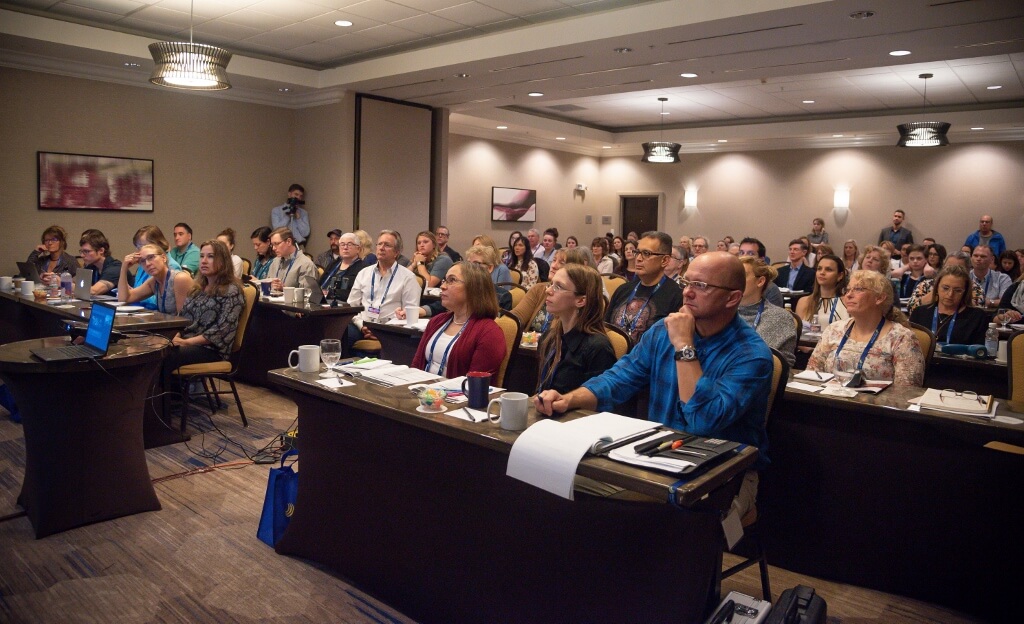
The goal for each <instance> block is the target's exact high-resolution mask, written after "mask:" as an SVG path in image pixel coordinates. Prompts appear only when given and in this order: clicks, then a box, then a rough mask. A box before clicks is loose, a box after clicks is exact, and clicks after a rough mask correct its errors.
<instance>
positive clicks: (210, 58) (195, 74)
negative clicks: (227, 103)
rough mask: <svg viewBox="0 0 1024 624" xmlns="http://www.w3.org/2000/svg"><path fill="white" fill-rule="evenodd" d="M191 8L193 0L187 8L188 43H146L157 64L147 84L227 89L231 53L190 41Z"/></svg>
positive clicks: (182, 87) (200, 89) (206, 89)
mask: <svg viewBox="0 0 1024 624" xmlns="http://www.w3.org/2000/svg"><path fill="white" fill-rule="evenodd" d="M194 8H195V0H193V1H192V2H191V3H190V8H189V17H188V43H186V42H184V41H160V42H158V43H151V44H149V53H150V54H152V55H153V62H154V63H156V67H155V68H153V75H152V76H150V77H149V81H150V82H152V83H153V84H155V85H159V86H161V87H171V88H174V89H188V90H191V91H221V90H224V89H230V88H231V83H230V82H228V75H227V71H226V70H227V67H228V63H229V62H230V61H231V53H230V52H228V51H227V50H225V49H223V48H218V47H216V46H211V45H205V44H202V43H194V42H193V41H192V19H193V10H194Z"/></svg>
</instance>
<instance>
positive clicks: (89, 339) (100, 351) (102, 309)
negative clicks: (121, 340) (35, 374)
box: [32, 301, 117, 362]
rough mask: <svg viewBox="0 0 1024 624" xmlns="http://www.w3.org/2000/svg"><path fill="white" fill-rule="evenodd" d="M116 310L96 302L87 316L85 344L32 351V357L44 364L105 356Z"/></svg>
mask: <svg viewBox="0 0 1024 624" xmlns="http://www.w3.org/2000/svg"><path fill="white" fill-rule="evenodd" d="M116 313H117V308H116V307H115V306H113V305H111V304H109V303H103V302H102V301H97V302H96V303H94V304H93V306H92V312H91V313H90V314H89V327H88V329H86V330H85V343H84V344H80V345H69V346H66V347H50V348H47V349H32V355H34V356H36V357H37V358H39V359H40V360H43V361H44V362H63V361H67V360H92V359H96V358H101V357H103V356H105V355H106V354H107V349H108V348H110V334H111V332H112V331H113V330H114V316H115V315H116Z"/></svg>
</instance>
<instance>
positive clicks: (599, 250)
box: [590, 236, 615, 275]
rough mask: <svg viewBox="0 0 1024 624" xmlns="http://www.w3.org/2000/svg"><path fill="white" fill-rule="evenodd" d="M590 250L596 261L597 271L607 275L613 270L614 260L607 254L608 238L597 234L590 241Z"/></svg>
mask: <svg viewBox="0 0 1024 624" xmlns="http://www.w3.org/2000/svg"><path fill="white" fill-rule="evenodd" d="M590 252H591V253H592V254H593V255H594V262H596V263H597V272H598V273H601V274H603V275H607V274H609V273H612V272H614V271H615V261H614V260H612V259H611V257H610V256H609V255H608V239H607V238H605V237H603V236H598V237H597V238H595V239H594V240H593V241H592V242H591V243H590Z"/></svg>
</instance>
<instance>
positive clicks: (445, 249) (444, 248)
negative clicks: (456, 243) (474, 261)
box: [434, 225, 462, 262]
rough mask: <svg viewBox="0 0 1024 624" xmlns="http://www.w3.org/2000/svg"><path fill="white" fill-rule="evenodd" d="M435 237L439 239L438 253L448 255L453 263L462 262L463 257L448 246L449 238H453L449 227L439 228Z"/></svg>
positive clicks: (441, 226)
mask: <svg viewBox="0 0 1024 624" xmlns="http://www.w3.org/2000/svg"><path fill="white" fill-rule="evenodd" d="M434 236H436V237H437V249H438V251H440V252H442V253H446V254H448V257H449V258H451V259H452V262H461V261H462V255H461V254H460V253H459V252H457V251H455V249H454V248H452V246H451V245H449V244H448V238H449V237H450V236H451V232H450V231H449V230H448V226H447V225H439V226H437V229H436V230H434Z"/></svg>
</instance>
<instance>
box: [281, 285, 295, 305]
mask: <svg viewBox="0 0 1024 624" xmlns="http://www.w3.org/2000/svg"><path fill="white" fill-rule="evenodd" d="M283 290H284V302H285V303H286V304H291V303H292V302H293V301H295V287H294V286H285V287H284V288H283Z"/></svg>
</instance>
